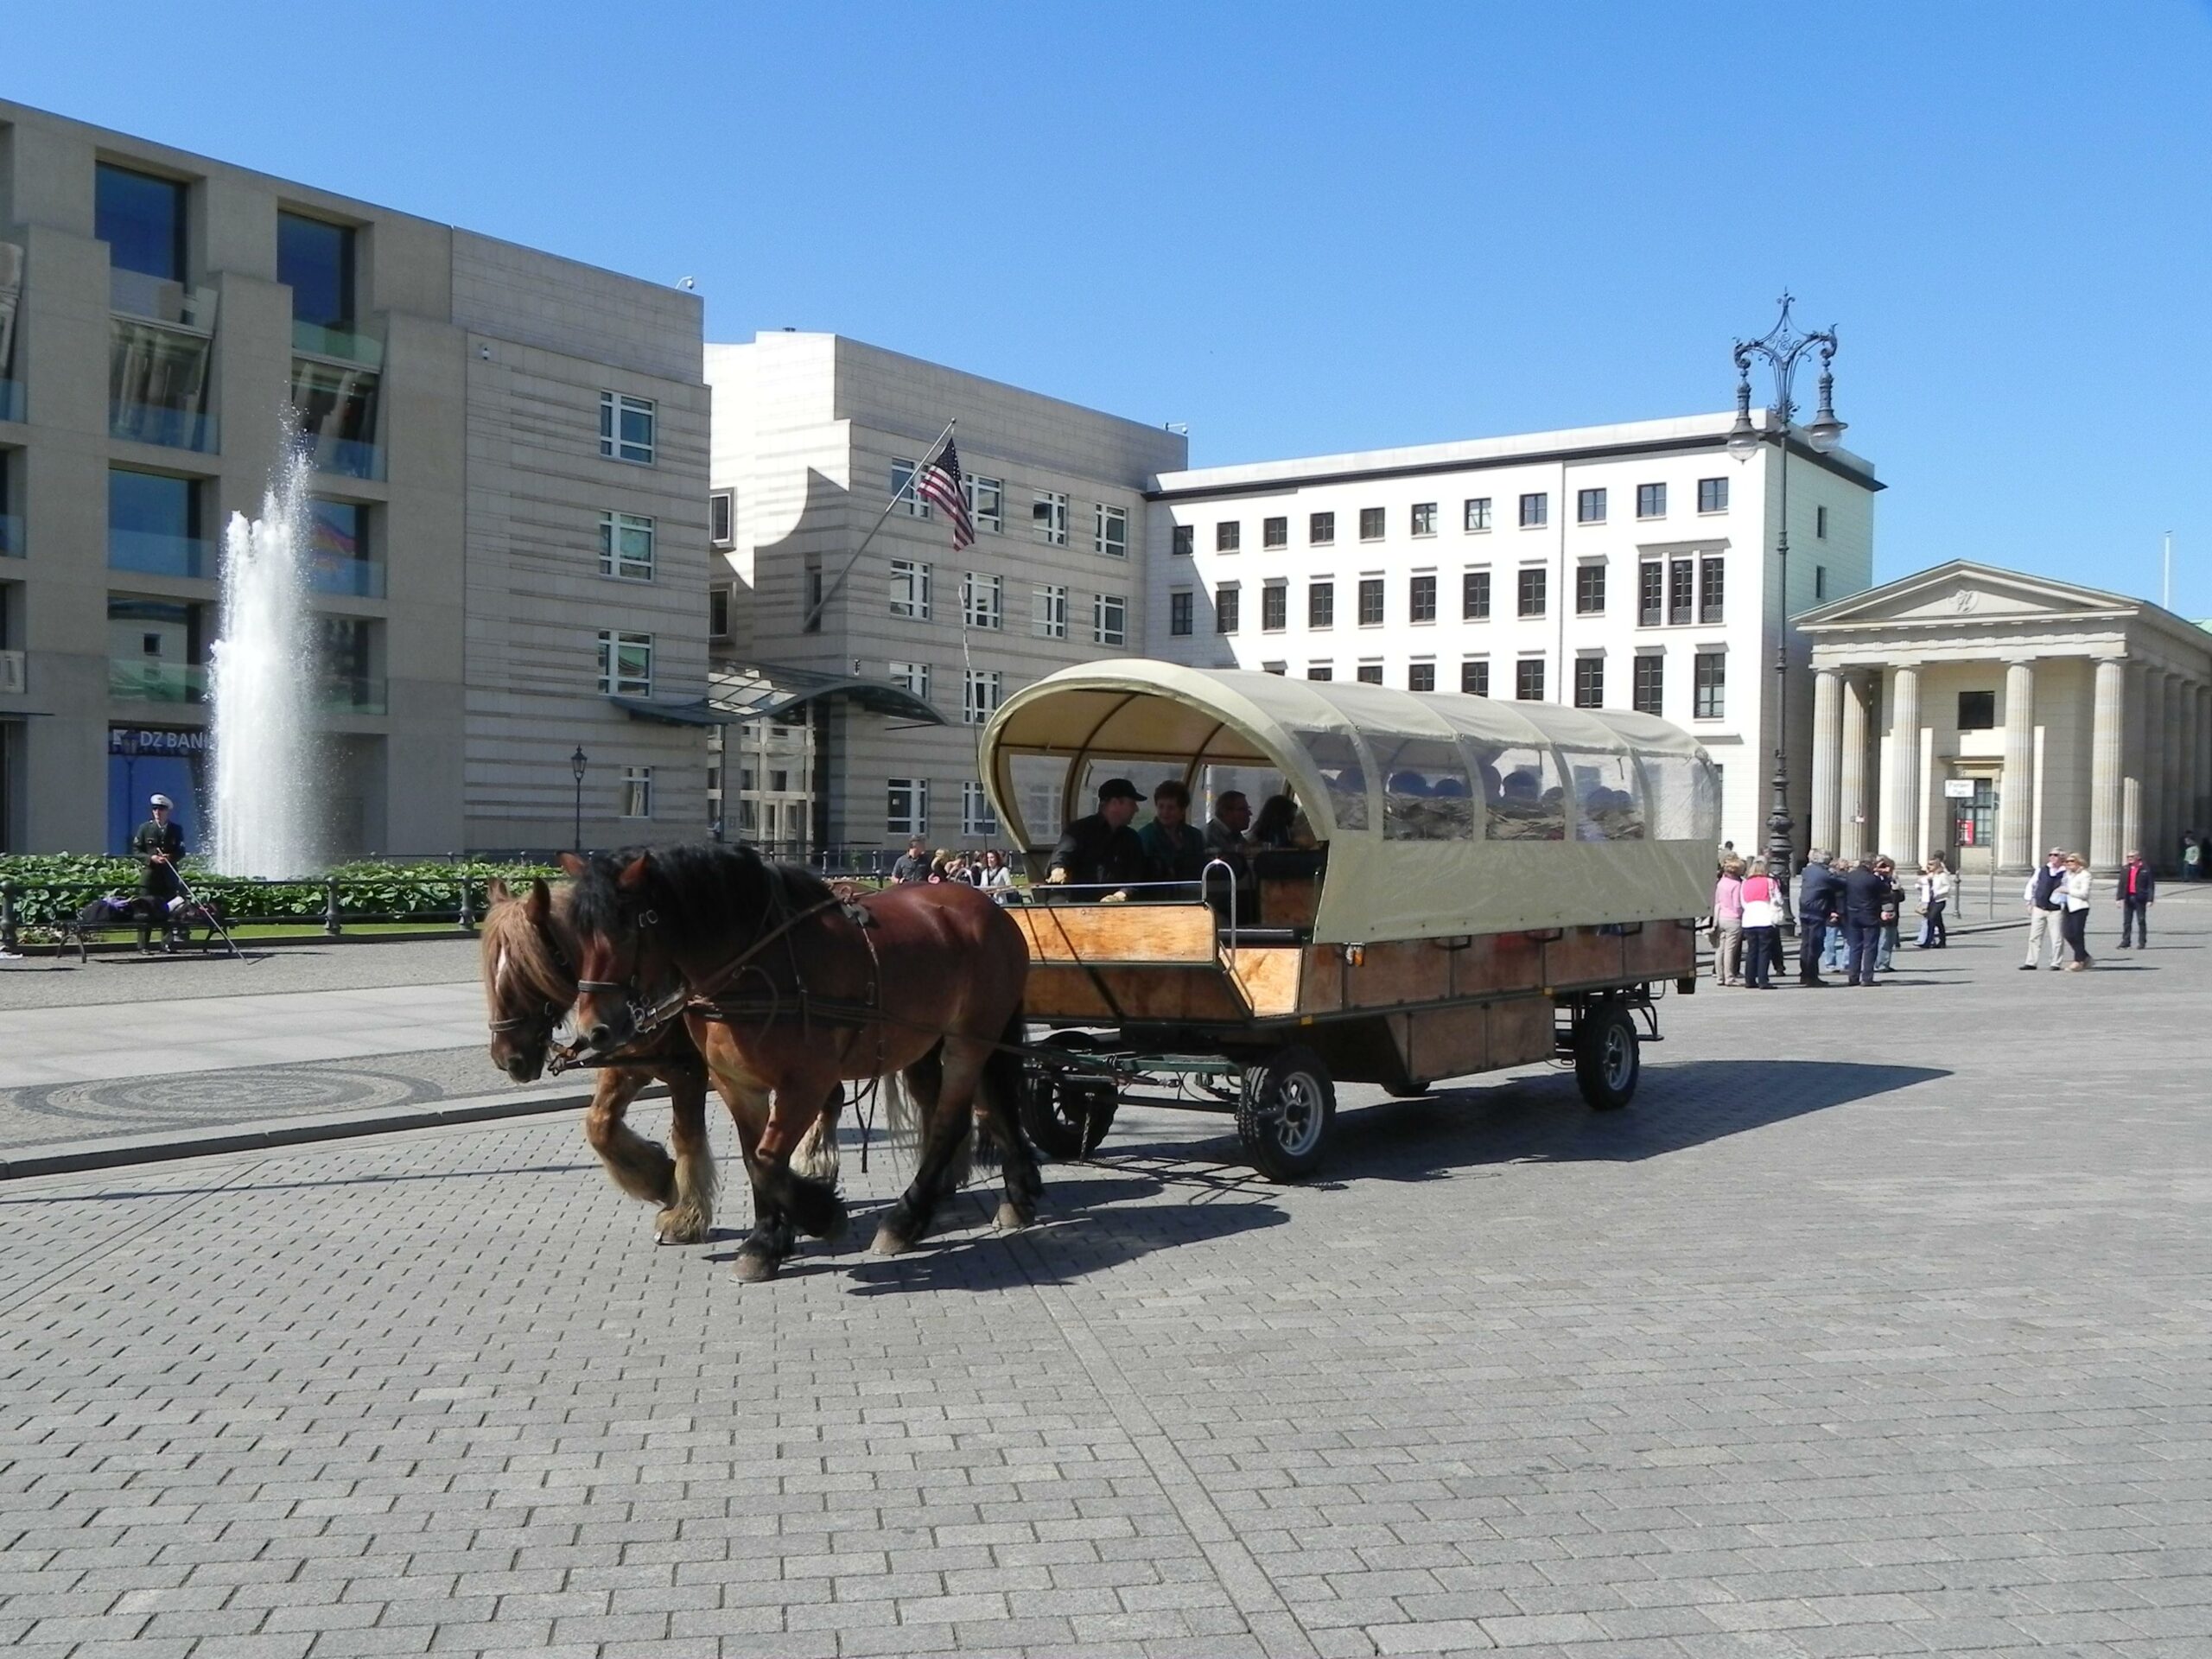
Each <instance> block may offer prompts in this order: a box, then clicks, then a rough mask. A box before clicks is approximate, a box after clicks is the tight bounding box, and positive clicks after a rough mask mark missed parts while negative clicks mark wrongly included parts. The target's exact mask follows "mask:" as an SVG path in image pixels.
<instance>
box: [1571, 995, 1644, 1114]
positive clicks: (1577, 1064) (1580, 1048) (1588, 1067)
mask: <svg viewBox="0 0 2212 1659" xmlns="http://www.w3.org/2000/svg"><path fill="white" fill-rule="evenodd" d="M1642 1076H1643V1049H1642V1047H1641V1046H1640V1045H1639V1044H1638V1043H1637V1033H1636V1020H1635V1018H1634V1016H1633V1015H1631V1014H1630V1013H1629V1011H1628V1007H1627V1005H1626V1004H1624V1003H1622V1002H1619V1001H1612V1000H1608V1001H1603V1002H1593V1003H1592V1004H1591V1005H1590V1006H1589V1007H1587V1008H1586V1009H1585V1010H1584V1011H1583V1014H1582V1018H1581V1019H1580V1020H1577V1021H1576V1022H1575V1026H1574V1082H1575V1086H1576V1087H1577V1088H1579V1089H1580V1090H1582V1098H1583V1099H1584V1100H1585V1101H1586V1102H1588V1103H1589V1104H1590V1106H1591V1108H1592V1109H1593V1110H1596V1111H1600V1112H1613V1111H1618V1110H1619V1109H1621V1108H1622V1107H1624V1106H1625V1105H1627V1104H1628V1103H1629V1102H1630V1101H1631V1100H1634V1099H1635V1098H1636V1085H1637V1080H1638V1079H1639V1078H1640V1077H1642Z"/></svg>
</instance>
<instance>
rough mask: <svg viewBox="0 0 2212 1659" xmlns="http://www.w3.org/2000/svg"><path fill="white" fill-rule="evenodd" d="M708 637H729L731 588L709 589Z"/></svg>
mask: <svg viewBox="0 0 2212 1659" xmlns="http://www.w3.org/2000/svg"><path fill="white" fill-rule="evenodd" d="M707 637H708V638H709V639H728V638H729V589H728V588H709V589H707Z"/></svg>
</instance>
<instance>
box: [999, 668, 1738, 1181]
mask: <svg viewBox="0 0 2212 1659" xmlns="http://www.w3.org/2000/svg"><path fill="white" fill-rule="evenodd" d="M983 751H984V774H985V778H986V780H987V785H988V789H989V791H990V792H991V796H992V798H993V800H994V802H995V804H996V807H997V810H998V813H999V819H1000V822H1001V824H1002V825H1003V826H1004V827H1005V829H1006V831H1007V834H1008V835H1009V836H1010V837H1011V838H1012V840H1013V841H1014V844H1015V845H1016V846H1018V847H1020V848H1023V849H1027V856H1028V859H1029V861H1030V865H1031V873H1032V874H1033V876H1035V877H1037V878H1039V880H1040V882H1041V880H1042V878H1043V877H1044V876H1045V874H1046V868H1045V863H1046V855H1047V854H1048V853H1049V851H1050V849H1051V848H1052V844H1053V842H1054V839H1055V838H1056V837H1057V836H1058V834H1059V832H1060V829H1061V826H1062V825H1063V824H1064V823H1066V822H1067V821H1068V820H1070V819H1071V818H1072V817H1077V816H1078V815H1080V814H1082V813H1084V812H1086V811H1088V810H1090V802H1091V799H1092V796H1093V794H1094V792H1095V791H1096V788H1097V786H1098V785H1099V783H1100V782H1101V781H1102V780H1103V779H1109V778H1114V777H1122V776H1126V777H1130V778H1135V779H1138V780H1139V782H1140V783H1141V785H1143V786H1144V787H1145V788H1146V789H1147V791H1149V790H1150V789H1151V788H1152V787H1153V786H1154V785H1156V784H1157V783H1159V782H1160V781H1161V780H1164V779H1170V778H1173V779H1179V780H1180V781H1182V782H1183V783H1184V784H1185V785H1186V786H1188V787H1189V789H1190V791H1191V792H1192V797H1193V798H1194V799H1195V800H1197V801H1198V802H1200V803H1203V804H1206V805H1207V806H1209V807H1210V806H1211V805H1212V804H1215V803H1217V802H1218V801H1219V800H1220V799H1221V798H1222V797H1223V796H1224V794H1226V793H1227V792H1229V791H1238V792H1241V793H1243V794H1245V795H1247V796H1248V797H1249V798H1251V799H1252V800H1255V801H1257V800H1259V799H1261V798H1263V797H1268V796H1273V795H1274V794H1278V793H1285V794H1288V795H1289V796H1291V797H1292V798H1294V800H1295V802H1296V804H1297V805H1298V807H1299V809H1300V812H1301V814H1302V816H1303V819H1304V822H1305V823H1306V824H1307V825H1310V830H1311V833H1310V835H1301V836H1300V837H1299V840H1300V842H1301V843H1310V844H1301V845H1300V846H1297V847H1294V848H1290V849H1252V850H1250V851H1249V852H1245V853H1243V854H1241V855H1237V854H1232V855H1231V856H1230V857H1228V858H1226V859H1224V860H1220V861H1216V862H1213V863H1211V864H1209V865H1208V866H1207V868H1206V872H1205V879H1204V880H1201V881H1199V882H1196V883H1193V882H1189V881H1185V882H1183V883H1180V884H1138V885H1133V886H1129V887H1124V888H1122V889H1118V890H1117V891H1116V893H1111V894H1108V893H1101V892H1099V891H1097V890H1096V889H1092V890H1090V891H1083V890H1080V889H1078V890H1077V892H1076V893H1070V894H1066V895H1063V894H1060V893H1057V892H1055V891H1054V889H1053V888H1052V887H1049V886H1045V885H1039V886H1036V887H1033V888H1032V889H1031V893H1032V895H1033V902H1031V903H1029V904H1027V905H1024V906H1018V907H1015V908H1014V910H1013V912H1012V913H1013V915H1014V919H1015V920H1016V921H1017V923H1018V924H1019V925H1020V927H1021V929H1022V931H1023V933H1024V934H1025V936H1026V937H1027V940H1028V944H1029V953H1030V973H1029V980H1028V990H1027V1014H1028V1017H1029V1019H1030V1020H1032V1021H1033V1023H1036V1024H1041V1025H1043V1026H1045V1027H1049V1028H1050V1030H1049V1032H1048V1033H1046V1035H1045V1036H1044V1038H1043V1039H1042V1043H1041V1044H1040V1045H1039V1047H1041V1048H1042V1049H1043V1050H1044V1051H1045V1052H1046V1054H1047V1055H1048V1056H1049V1057H1050V1058H1044V1059H1039V1058H1032V1059H1031V1060H1030V1061H1029V1065H1028V1080H1027V1088H1026V1090H1025V1091H1024V1105H1023V1113H1024V1118H1025V1122H1026V1124H1027V1128H1028V1130H1029V1133H1030V1137H1031V1139H1032V1140H1033V1141H1036V1142H1037V1143H1038V1144H1039V1146H1040V1147H1043V1149H1045V1150H1046V1151H1047V1152H1050V1153H1053V1154H1056V1155H1059V1156H1063V1157H1066V1156H1075V1155H1082V1154H1087V1153H1088V1152H1089V1151H1090V1148H1091V1147H1095V1146H1096V1144H1097V1142H1098V1141H1099V1140H1100V1139H1101V1138H1102V1137H1103V1135H1104V1134H1105V1132H1106V1129H1107V1127H1108V1125H1109V1123H1110V1122H1111V1121H1112V1118H1113V1116H1114V1112H1115V1109H1116V1106H1117V1105H1118V1103H1120V1101H1121V1100H1122V1099H1123V1098H1128V1099H1131V1100H1141V1101H1144V1102H1147V1103H1158V1104H1167V1105H1178V1106H1185V1107H1192V1108H1195V1109H1203V1110H1211V1111H1218V1112H1223V1113H1227V1114H1231V1115H1233V1116H1235V1118H1236V1125H1237V1130H1238V1133H1239V1135H1240V1136H1241V1138H1242V1140H1243V1143H1244V1146H1245V1148H1246V1150H1247V1152H1248V1154H1249V1155H1250V1157H1251V1159H1252V1160H1253V1161H1254V1163H1255V1165H1257V1166H1259V1167H1260V1168H1261V1169H1262V1171H1263V1172H1265V1173H1268V1174H1269V1175H1271V1176H1274V1177H1275V1178H1277V1179H1296V1178H1298V1177H1300V1176H1303V1175H1306V1174H1308V1173H1312V1172H1313V1170H1314V1169H1316V1168H1318V1167H1319V1164H1320V1162H1321V1160H1322V1157H1323V1154H1324V1151H1325V1144H1326V1141H1327V1140H1328V1137H1329V1135H1330V1133H1331V1130H1332V1125H1333V1122H1334V1118H1335V1112H1336V1088H1335V1085H1336V1084H1337V1083H1338V1082H1340V1081H1342V1082H1361V1083H1371V1084H1381V1085H1383V1087H1384V1088H1386V1089H1387V1090H1390V1091H1391V1092H1393V1093H1395V1094H1414V1093H1421V1092H1424V1091H1426V1090H1427V1088H1428V1087H1429V1086H1430V1085H1431V1084H1434V1083H1436V1082H1438V1081H1440V1080H1441V1079H1444V1078H1447V1077H1465V1076H1467V1075H1470V1074H1471V1073H1476V1072H1481V1071H1496V1070H1500V1069H1503V1068H1505V1067H1509V1066H1516V1065H1526V1064H1528V1063H1529V1062H1532V1061H1536V1060H1544V1059H1552V1058H1558V1059H1562V1060H1569V1061H1571V1062H1572V1063H1573V1068H1574V1072H1575V1077H1576V1079H1577V1082H1578V1083H1579V1084H1580V1089H1581V1092H1582V1095H1583V1097H1584V1099H1585V1100H1586V1101H1587V1102H1588V1103H1590V1105H1592V1107H1596V1108H1599V1109H1612V1108H1617V1107H1621V1106H1624V1105H1626V1104H1627V1103H1629V1101H1630V1098H1631V1097H1632V1096H1634V1094H1635V1092H1636V1087H1637V1078H1638V1076H1639V1072H1640V1054H1639V1046H1640V1044H1641V1043H1642V1042H1644V1041H1655V1040H1657V1039H1658V1034H1659V1033H1658V1020H1657V1013H1656V1007H1655V1006H1654V995H1655V988H1658V989H1659V990H1660V991H1662V992H1663V987H1664V984H1665V982H1667V981H1669V980H1674V981H1676V982H1678V983H1679V985H1680V986H1681V988H1682V989H1683V990H1684V991H1688V990H1691V989H1694V986H1695V977H1694V975H1695V957H1694V948H1695V946H1694V931H1693V930H1694V918H1697V917H1699V916H1700V915H1701V914H1702V913H1703V912H1704V911H1705V910H1706V907H1707V896H1708V894H1709V892H1710V887H1711V881H1712V874H1713V844H1714V841H1715V838H1716V836H1717V834H1718V829H1719V823H1718V820H1719V782H1718V775H1717V773H1716V772H1715V769H1714V767H1713V764H1712V763H1711V761H1710V760H1707V757H1706V755H1705V753H1704V751H1703V750H1702V749H1700V747H1698V745H1697V744H1696V743H1695V742H1694V741H1693V740H1692V739H1691V738H1690V737H1689V736H1688V734H1685V733H1684V732H1682V731H1681V730H1680V729H1678V728H1675V727H1674V726H1671V725H1669V724H1668V723H1667V722H1666V721H1662V720H1660V719H1658V718H1656V717H1655V716H1651V715H1634V714H1625V713H1620V712H1617V711H1613V710H1594V709H1593V710H1586V709H1563V708H1560V707H1558V706H1556V705H1554V704H1549V703H1524V702H1491V700H1489V699H1488V698H1484V697H1472V696H1433V695H1415V694H1414V693H1411V692H1405V691H1398V690H1390V689H1388V688H1385V687H1383V686H1379V685H1371V684H1366V683H1335V682H1313V681H1307V680H1295V679H1288V678H1285V677H1281V676H1277V675H1271V674H1256V673H1249V672H1237V671H1210V670H1200V669H1192V668H1182V667H1177V666H1173V665H1171V664H1162V663H1157V662H1145V661H1135V660H1129V661H1116V662H1103V663H1098V664H1090V665H1088V666H1085V667H1081V668H1073V669H1067V670H1064V671H1061V672H1059V673H1057V674H1053V675H1051V676H1049V677H1046V678H1045V679H1043V680H1040V681H1039V682H1037V683H1035V684H1033V685H1031V686H1028V687H1027V688H1025V689H1024V690H1021V691H1020V692H1017V693H1016V694H1015V695H1014V696H1012V697H1010V698H1008V699H1007V702H1006V703H1005V704H1004V706H1003V707H1001V709H999V711H998V713H997V714H996V715H995V717H994V718H993V720H992V721H991V722H990V725H989V728H988V730H987V731H986V733H985V734H984V739H983Z"/></svg>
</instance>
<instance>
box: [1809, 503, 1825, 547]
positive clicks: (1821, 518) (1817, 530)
mask: <svg viewBox="0 0 2212 1659" xmlns="http://www.w3.org/2000/svg"><path fill="white" fill-rule="evenodd" d="M1813 534H1814V535H1815V536H1816V537H1819V538H1820V539H1821V541H1824V542H1825V541H1826V540H1827V538H1828V510H1827V508H1826V507H1815V508H1814V509H1813Z"/></svg>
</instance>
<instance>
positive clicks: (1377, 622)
mask: <svg viewBox="0 0 2212 1659" xmlns="http://www.w3.org/2000/svg"><path fill="white" fill-rule="evenodd" d="M1359 626H1361V627H1363V628H1379V627H1381V626H1383V578H1382V577H1380V576H1362V577H1361V578H1360V579H1359Z"/></svg>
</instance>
